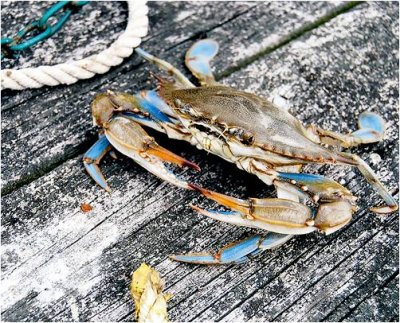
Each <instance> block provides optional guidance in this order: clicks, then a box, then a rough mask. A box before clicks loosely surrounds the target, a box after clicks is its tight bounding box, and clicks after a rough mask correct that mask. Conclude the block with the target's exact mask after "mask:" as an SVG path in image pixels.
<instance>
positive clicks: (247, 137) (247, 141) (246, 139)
mask: <svg viewBox="0 0 400 323" xmlns="http://www.w3.org/2000/svg"><path fill="white" fill-rule="evenodd" d="M242 143H243V144H244V145H252V144H253V143H254V136H253V134H252V133H251V132H249V131H246V132H244V133H243V136H242Z"/></svg>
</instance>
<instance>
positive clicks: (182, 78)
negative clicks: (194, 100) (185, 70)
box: [135, 48, 195, 87]
mask: <svg viewBox="0 0 400 323" xmlns="http://www.w3.org/2000/svg"><path fill="white" fill-rule="evenodd" d="M135 51H136V53H137V54H139V55H140V56H141V57H143V58H144V59H146V60H147V61H149V62H150V63H152V64H154V65H156V66H158V67H159V68H161V69H163V70H165V71H167V72H168V73H169V74H170V75H172V76H173V77H174V79H175V80H176V81H177V82H178V83H179V84H181V85H183V86H184V87H195V86H194V84H193V83H192V82H190V81H189V79H188V78H187V77H186V76H185V75H183V74H182V73H181V72H180V71H179V70H178V69H177V68H176V67H174V66H173V65H171V64H170V63H168V62H166V61H164V60H162V59H160V58H157V57H155V56H153V55H151V54H149V53H147V52H146V51H144V50H143V49H141V48H136V49H135Z"/></svg>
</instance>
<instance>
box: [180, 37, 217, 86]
mask: <svg viewBox="0 0 400 323" xmlns="http://www.w3.org/2000/svg"><path fill="white" fill-rule="evenodd" d="M217 53H218V43H217V42H216V41H215V40H212V39H203V40H200V41H197V42H196V43H194V44H193V45H192V47H190V49H189V50H188V51H187V53H186V57H185V63H186V66H187V67H188V69H189V70H190V71H191V72H192V73H193V74H194V75H195V76H196V77H197V78H198V79H199V80H200V82H201V83H202V84H203V85H206V84H212V83H215V78H214V75H213V74H212V71H211V67H210V61H211V60H212V59H213V58H214V56H215V55H216V54H217Z"/></svg>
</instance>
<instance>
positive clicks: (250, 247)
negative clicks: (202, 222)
mask: <svg viewBox="0 0 400 323" xmlns="http://www.w3.org/2000/svg"><path fill="white" fill-rule="evenodd" d="M289 239H290V236H287V235H284V234H279V233H274V232H268V233H267V234H266V235H264V236H261V235H255V236H252V237H250V238H246V239H244V240H241V241H239V242H235V243H231V244H229V245H227V246H225V247H223V248H222V249H220V250H219V251H218V252H217V253H215V254H212V253H211V252H204V253H189V254H186V255H172V256H170V258H171V259H172V260H176V261H180V262H187V263H192V264H208V265H219V264H229V263H236V264H238V263H243V262H245V261H247V260H248V259H250V258H251V257H252V256H255V255H257V254H258V253H260V252H261V251H263V250H267V249H273V248H276V247H279V246H280V245H282V244H284V243H285V242H286V241H288V240H289Z"/></svg>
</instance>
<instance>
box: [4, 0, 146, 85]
mask: <svg viewBox="0 0 400 323" xmlns="http://www.w3.org/2000/svg"><path fill="white" fill-rule="evenodd" d="M146 2H147V1H146V0H134V1H128V9H129V15H128V23H127V26H126V29H125V31H124V32H123V33H122V34H121V35H120V36H119V37H118V39H117V40H116V41H115V42H114V43H112V44H111V46H110V47H108V48H107V49H105V50H103V51H101V52H100V53H97V54H94V55H91V56H89V57H85V58H83V59H80V60H76V61H70V62H66V63H62V64H57V65H43V66H39V67H34V68H23V69H15V70H14V69H5V70H2V71H1V89H2V90H3V89H12V90H24V89H30V88H40V87H42V86H45V85H48V86H56V85H60V84H73V83H75V82H77V81H78V80H82V79H89V78H91V77H93V76H94V75H96V74H103V73H106V72H107V71H108V70H109V69H110V68H111V67H112V66H117V65H119V64H121V63H122V61H123V59H124V58H126V57H128V56H130V55H131V54H132V52H133V49H134V48H135V47H137V46H139V44H140V43H141V38H142V37H144V36H146V35H147V32H148V25H149V21H148V17H147V14H148V7H147V5H146Z"/></svg>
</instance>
